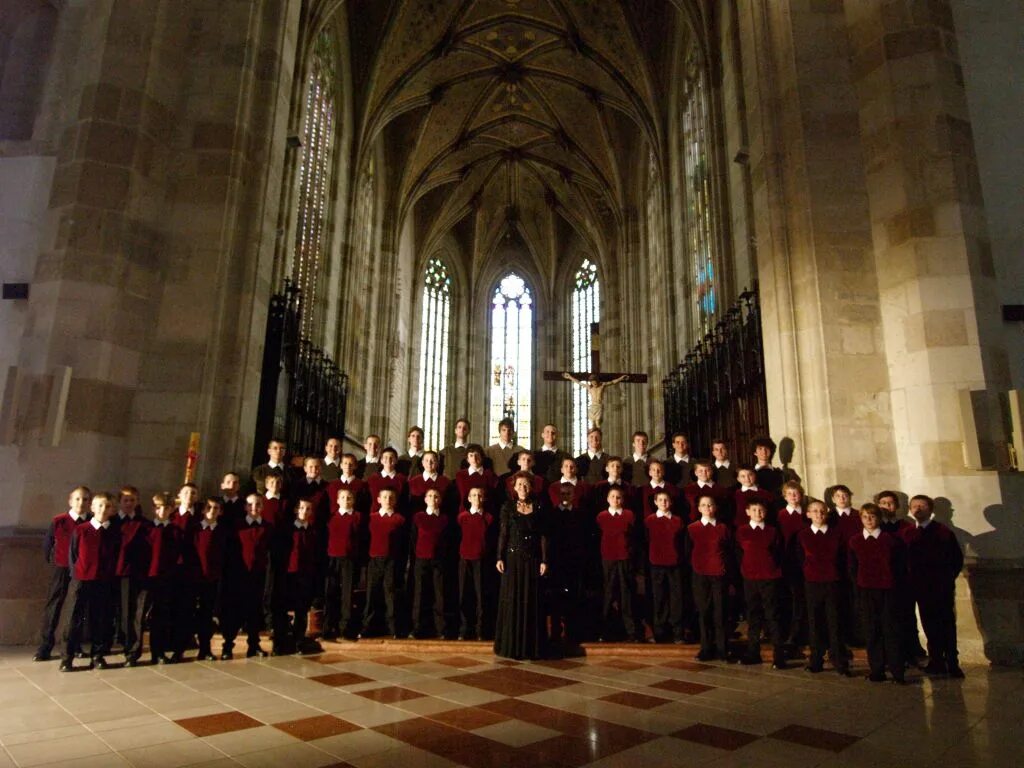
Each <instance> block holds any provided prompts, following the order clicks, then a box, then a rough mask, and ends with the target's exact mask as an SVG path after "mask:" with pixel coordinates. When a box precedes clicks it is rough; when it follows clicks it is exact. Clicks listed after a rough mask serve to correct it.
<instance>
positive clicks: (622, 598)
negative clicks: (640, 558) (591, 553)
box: [601, 560, 636, 637]
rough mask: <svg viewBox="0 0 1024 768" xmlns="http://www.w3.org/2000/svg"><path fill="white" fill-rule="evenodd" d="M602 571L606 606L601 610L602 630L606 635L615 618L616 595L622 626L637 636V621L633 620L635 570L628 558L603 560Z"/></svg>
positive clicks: (627, 631) (628, 632)
mask: <svg viewBox="0 0 1024 768" xmlns="http://www.w3.org/2000/svg"><path fill="white" fill-rule="evenodd" d="M601 571H602V573H603V575H604V606H603V608H602V610H601V620H602V627H603V629H602V632H604V633H605V634H606V635H607V633H608V627H609V625H610V623H611V621H612V619H613V606H614V603H615V599H616V597H617V598H618V602H619V615H620V616H622V626H623V628H624V629H625V630H626V635H627V636H629V637H635V636H636V623H635V622H634V621H633V591H634V588H635V583H634V580H633V572H632V570H631V569H630V567H629V561H628V560H602V561H601Z"/></svg>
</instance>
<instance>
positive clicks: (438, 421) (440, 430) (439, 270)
mask: <svg viewBox="0 0 1024 768" xmlns="http://www.w3.org/2000/svg"><path fill="white" fill-rule="evenodd" d="M451 293H452V279H451V277H449V275H448V270H447V269H446V268H445V266H444V263H443V262H442V261H441V260H440V259H430V261H428V262H427V268H426V271H425V272H424V275H423V308H422V310H421V312H420V411H419V419H417V421H416V423H417V424H419V425H420V426H422V427H423V432H424V441H425V445H426V446H427V447H428V448H435V449H437V448H440V447H441V445H442V444H443V442H444V425H445V418H446V416H447V408H446V406H447V403H448V329H449V323H450V318H451Z"/></svg>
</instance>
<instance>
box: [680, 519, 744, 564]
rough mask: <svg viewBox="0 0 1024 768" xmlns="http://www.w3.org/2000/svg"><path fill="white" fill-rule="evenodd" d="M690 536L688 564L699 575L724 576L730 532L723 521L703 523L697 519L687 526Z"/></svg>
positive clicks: (730, 543) (729, 544)
mask: <svg viewBox="0 0 1024 768" xmlns="http://www.w3.org/2000/svg"><path fill="white" fill-rule="evenodd" d="M686 533H687V535H688V536H689V538H690V566H691V567H692V568H693V572H694V573H696V574H697V575H699V576H725V574H726V571H727V570H728V555H729V550H730V549H732V546H733V544H732V533H731V532H730V530H729V526H727V525H726V524H725V523H719V522H716V523H715V524H714V525H710V524H709V525H704V523H703V522H701V521H700V520H698V521H697V522H695V523H690V525H689V526H687V529H686Z"/></svg>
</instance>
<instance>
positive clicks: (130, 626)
mask: <svg viewBox="0 0 1024 768" xmlns="http://www.w3.org/2000/svg"><path fill="white" fill-rule="evenodd" d="M118 581H119V584H118V597H119V602H120V605H121V611H120V621H121V625H120V628H119V629H120V634H121V636H122V637H123V638H124V656H125V658H126V659H137V658H139V656H141V655H142V626H143V622H144V621H145V619H146V610H147V609H148V608H149V586H148V584H147V581H146V579H141V578H136V577H134V576H122V577H121V578H120V579H118Z"/></svg>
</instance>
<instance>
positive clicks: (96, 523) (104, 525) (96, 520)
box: [89, 517, 110, 531]
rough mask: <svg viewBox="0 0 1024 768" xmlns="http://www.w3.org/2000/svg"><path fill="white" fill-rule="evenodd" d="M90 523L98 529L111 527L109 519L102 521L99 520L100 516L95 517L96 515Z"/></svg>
mask: <svg viewBox="0 0 1024 768" xmlns="http://www.w3.org/2000/svg"><path fill="white" fill-rule="evenodd" d="M89 525H91V526H92V527H93V528H95V529H96V530H97V531H98V530H99V529H100V528H109V527H110V521H109V520H104V521H103V522H102V523H101V522H100V521H99V518H95V517H94V518H93V519H92V520H90V521H89Z"/></svg>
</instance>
